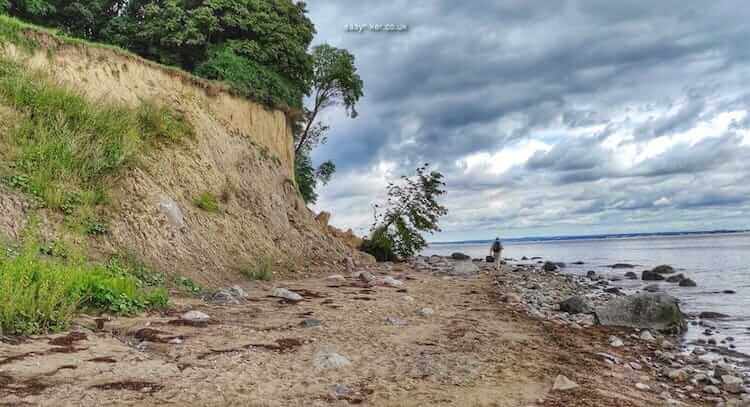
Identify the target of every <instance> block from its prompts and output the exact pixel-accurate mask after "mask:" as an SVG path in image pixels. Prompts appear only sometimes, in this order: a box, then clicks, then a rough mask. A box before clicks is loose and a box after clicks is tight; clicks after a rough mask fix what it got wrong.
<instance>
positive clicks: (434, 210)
mask: <svg viewBox="0 0 750 407" xmlns="http://www.w3.org/2000/svg"><path fill="white" fill-rule="evenodd" d="M428 170H429V164H425V165H423V166H422V167H419V168H417V174H416V176H414V177H406V176H403V177H401V183H400V184H395V183H389V184H388V188H387V191H388V200H387V201H386V204H385V205H384V206H383V207H381V206H380V205H376V206H375V209H376V212H375V221H374V222H373V226H372V231H371V234H370V238H369V239H367V240H366V241H365V244H364V245H363V250H365V251H367V252H368V253H370V254H372V255H373V256H375V257H376V258H377V259H378V260H379V261H392V260H395V259H404V258H407V257H411V256H413V255H414V254H416V253H418V252H419V251H421V250H422V249H424V248H425V247H427V241H426V240H425V239H424V237H423V236H422V234H423V233H434V232H439V231H440V228H439V227H438V220H439V219H440V217H441V216H444V215H446V214H447V213H448V210H447V209H446V208H445V207H443V206H442V205H440V204H439V203H438V198H440V197H441V196H442V195H444V194H445V190H444V188H445V182H443V175H442V174H441V173H439V172H437V171H431V172H428ZM381 210H382V211H381ZM379 211H381V212H379Z"/></svg>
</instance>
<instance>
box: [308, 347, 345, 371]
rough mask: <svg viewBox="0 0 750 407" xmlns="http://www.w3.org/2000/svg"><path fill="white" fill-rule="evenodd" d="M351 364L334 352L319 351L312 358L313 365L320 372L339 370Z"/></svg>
mask: <svg viewBox="0 0 750 407" xmlns="http://www.w3.org/2000/svg"><path fill="white" fill-rule="evenodd" d="M351 364H352V362H350V361H349V359H347V358H345V357H344V356H341V355H339V354H338V353H335V352H328V351H319V352H318V353H316V354H315V356H313V365H314V366H315V368H317V369H320V370H327V369H339V368H342V367H344V366H349V365H351Z"/></svg>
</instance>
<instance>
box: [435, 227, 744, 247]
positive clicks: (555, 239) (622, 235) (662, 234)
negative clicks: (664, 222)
mask: <svg viewBox="0 0 750 407" xmlns="http://www.w3.org/2000/svg"><path fill="white" fill-rule="evenodd" d="M740 233H750V229H745V230H708V231H687V232H652V233H610V234H600V235H578V236H546V237H545V236H534V237H518V238H501V240H502V241H503V243H514V242H515V243H534V242H558V241H576V240H610V239H630V238H639V237H677V236H701V235H727V234H740ZM493 240H494V239H481V240H458V241H451V242H430V243H429V245H430V246H444V245H464V244H487V243H490V242H492V241H493Z"/></svg>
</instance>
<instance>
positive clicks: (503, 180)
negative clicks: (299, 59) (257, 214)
mask: <svg viewBox="0 0 750 407" xmlns="http://www.w3.org/2000/svg"><path fill="white" fill-rule="evenodd" d="M308 7H309V10H310V17H311V18H312V20H313V22H314V23H315V25H316V27H317V30H318V35H317V37H316V39H315V43H316V44H319V43H323V42H326V43H329V44H331V45H334V46H337V47H343V48H347V49H349V50H350V51H351V52H352V53H353V54H354V55H355V57H356V60H357V66H358V68H359V71H360V73H361V76H362V79H363V80H364V83H365V96H364V98H363V99H362V100H361V101H360V105H359V108H358V110H359V113H360V116H359V117H358V118H357V119H354V120H352V119H348V118H346V117H345V116H344V114H343V112H342V111H340V110H331V111H329V112H328V113H327V114H326V115H325V117H324V119H325V121H326V122H327V123H329V124H330V125H331V134H330V137H329V142H328V144H327V145H325V146H323V147H320V148H319V149H318V150H317V151H316V152H315V154H314V159H315V160H316V161H317V162H320V161H322V160H325V159H332V160H333V161H334V162H335V163H336V164H337V166H338V172H337V173H336V174H335V176H334V179H333V181H332V182H331V183H330V184H329V185H328V186H326V187H325V188H323V189H321V191H320V192H321V197H320V199H319V202H318V205H316V208H315V209H317V210H321V209H322V210H327V211H330V212H332V213H333V219H332V223H334V224H335V225H337V226H341V227H346V228H348V227H352V228H354V230H355V231H356V232H359V233H360V234H363V233H366V232H367V230H368V229H369V226H370V223H371V220H372V208H371V205H372V203H373V202H374V201H376V200H378V199H381V198H382V193H383V190H384V188H385V185H386V183H387V182H388V181H389V180H393V179H396V178H397V177H398V176H400V175H402V174H408V173H411V172H413V170H414V169H415V168H416V167H417V166H418V165H419V164H420V163H423V162H429V163H431V164H432V165H433V167H435V168H437V169H438V170H440V171H441V172H442V173H444V174H445V175H446V180H447V183H448V187H447V189H448V195H447V196H446V198H445V199H444V204H445V206H446V207H447V208H448V210H449V211H450V212H449V215H448V216H446V217H445V218H444V219H443V221H442V222H441V226H442V228H443V232H442V233H440V234H437V235H435V236H432V237H431V238H430V240H438V241H440V240H442V241H445V240H463V239H481V238H492V237H494V236H496V235H499V236H503V237H517V236H549V235H579V234H591V233H617V232H640V231H644V232H649V231H650V232H653V231H675V230H705V229H718V228H732V229H735V228H750V23H748V21H750V7H747V3H746V2H745V1H743V0H736V1H720V0H719V1H712V2H705V1H687V0H675V1H672V0H659V1H653V0H649V1H645V0H644V1H633V0H629V1H617V2H613V1H605V0H601V1H584V0H581V1H532V0H510V1H503V0H472V1H470V2H462V1H455V0H430V1H424V2H415V1H406V0H403V1H402V0H391V1H387V0H382V1H351V0H310V1H308ZM347 24H404V25H408V27H409V30H408V31H406V32H362V33H355V32H348V31H347V30H346V28H345V27H346V25H347Z"/></svg>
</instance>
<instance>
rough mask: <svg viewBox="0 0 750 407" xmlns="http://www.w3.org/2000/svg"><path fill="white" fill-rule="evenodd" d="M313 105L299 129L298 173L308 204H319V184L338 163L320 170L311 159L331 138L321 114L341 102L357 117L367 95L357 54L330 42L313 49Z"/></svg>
mask: <svg viewBox="0 0 750 407" xmlns="http://www.w3.org/2000/svg"><path fill="white" fill-rule="evenodd" d="M312 55H313V81H312V90H313V92H312V93H313V106H312V108H311V109H305V114H304V117H303V121H302V122H300V123H296V126H295V127H296V128H295V132H294V134H295V137H294V142H295V148H294V150H295V176H296V179H297V186H298V189H299V191H300V194H301V195H302V199H304V201H305V203H308V204H309V203H315V201H316V200H317V198H318V194H317V193H316V192H315V189H316V188H317V187H318V184H319V183H320V184H323V185H325V184H327V183H328V182H329V181H330V180H331V177H332V176H333V173H334V172H335V171H336V166H335V165H334V164H333V162H331V161H326V162H324V163H323V164H321V165H320V166H319V167H318V168H317V169H315V168H314V167H313V164H312V160H311V158H310V156H311V154H312V151H313V150H314V149H315V148H316V147H317V146H319V145H321V144H325V142H326V141H327V137H326V133H327V132H328V130H329V127H328V126H327V125H325V124H324V123H320V122H316V120H317V117H318V114H320V112H322V111H323V110H325V109H326V108H328V107H330V106H334V105H337V104H341V105H343V106H344V108H345V109H346V112H347V115H349V116H350V117H356V116H357V110H356V109H355V107H356V104H357V102H358V101H359V98H361V97H362V95H363V87H364V84H363V82H362V79H361V78H360V77H359V74H358V73H357V67H356V66H355V64H354V56H353V55H352V54H350V53H349V52H348V51H347V50H345V49H338V48H335V47H332V46H330V45H328V44H323V45H318V46H316V47H315V48H314V49H313V52H312Z"/></svg>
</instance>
